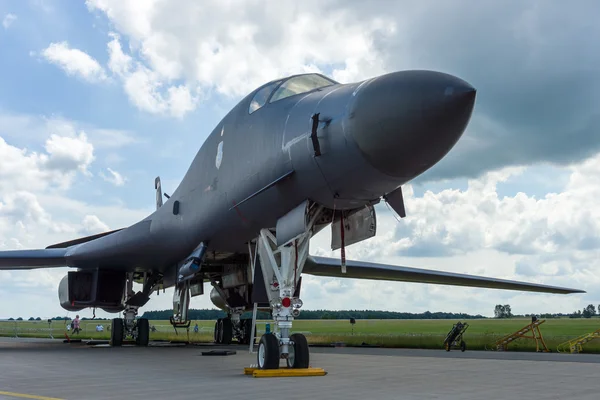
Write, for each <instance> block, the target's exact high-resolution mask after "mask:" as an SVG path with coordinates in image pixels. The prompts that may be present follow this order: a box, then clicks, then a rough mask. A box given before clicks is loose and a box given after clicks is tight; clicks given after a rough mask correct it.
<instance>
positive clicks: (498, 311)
mask: <svg viewBox="0 0 600 400" xmlns="http://www.w3.org/2000/svg"><path fill="white" fill-rule="evenodd" d="M503 315H504V306H503V305H502V304H496V307H494V318H502V316H503Z"/></svg>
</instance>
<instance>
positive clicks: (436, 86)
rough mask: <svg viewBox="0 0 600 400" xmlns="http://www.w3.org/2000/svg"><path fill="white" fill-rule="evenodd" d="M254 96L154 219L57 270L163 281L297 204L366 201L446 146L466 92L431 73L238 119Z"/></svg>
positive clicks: (82, 250) (86, 246)
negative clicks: (198, 250) (198, 251)
mask: <svg viewBox="0 0 600 400" xmlns="http://www.w3.org/2000/svg"><path fill="white" fill-rule="evenodd" d="M259 89H260V88H259ZM259 89H257V90H259ZM257 90H255V91H254V92H252V93H250V94H249V95H248V96H247V97H246V98H244V99H243V100H242V101H240V102H239V103H238V105H237V106H236V107H234V108H233V109H232V110H231V111H230V112H229V113H228V114H227V115H226V116H225V117H224V118H223V120H222V121H221V122H220V123H219V124H218V125H217V126H216V127H215V129H214V130H213V131H212V132H211V134H210V135H209V136H208V138H207V139H206V141H205V142H204V144H203V145H202V146H201V148H200V150H199V151H198V153H197V155H196V157H195V158H194V160H193V162H192V164H191V166H190V168H189V170H188V171H187V173H186V175H185V177H184V178H183V180H182V182H181V184H180V185H179V187H178V188H177V189H176V191H175V192H174V193H173V194H172V195H171V197H170V198H169V199H168V200H167V201H166V202H165V203H164V205H163V206H162V207H160V208H159V209H158V210H157V211H156V212H154V213H153V214H151V215H149V216H148V217H147V218H145V219H144V220H142V221H140V222H139V223H137V224H134V225H132V226H130V227H129V228H126V229H124V230H122V231H119V232H116V233H114V234H111V235H108V236H105V237H102V238H99V239H96V240H93V241H91V242H87V243H83V244H81V245H78V246H76V247H75V248H74V249H73V251H72V252H71V253H70V254H69V255H68V260H69V265H72V266H78V267H82V268H85V267H109V266H110V267H115V268H123V269H128V270H131V269H134V268H135V269H143V270H150V269H152V270H165V269H166V268H168V267H170V266H172V265H174V264H176V263H177V262H180V261H181V260H182V259H184V258H185V257H186V256H188V255H189V254H190V252H191V251H192V250H193V249H194V248H195V247H196V246H197V245H198V244H199V243H200V242H202V241H206V242H208V245H209V249H210V251H213V250H214V251H218V252H232V253H245V252H247V244H246V243H247V242H248V241H250V240H251V239H253V238H255V237H256V236H257V235H258V232H259V230H260V229H262V228H269V227H274V226H275V224H276V221H277V219H278V218H280V217H281V216H283V215H284V214H285V213H287V212H288V211H290V210H291V209H292V208H294V207H295V206H297V205H298V204H299V203H301V202H302V201H304V200H305V199H310V200H312V201H314V202H316V203H319V204H321V205H323V206H325V207H327V208H335V209H355V208H358V207H361V206H363V205H365V204H367V203H371V202H374V201H377V200H378V199H379V198H381V196H383V195H385V194H386V193H389V192H391V191H393V190H394V189H396V188H397V187H399V186H400V185H402V184H404V183H406V182H408V181H410V180H411V179H413V178H414V177H416V176H417V175H419V174H421V173H422V172H424V171H425V170H427V169H428V168H430V167H431V166H432V165H434V164H435V163H437V162H438V161H439V160H440V159H441V158H442V157H443V156H444V155H445V154H446V153H447V152H448V151H449V150H450V149H451V148H452V146H454V144H455V143H456V141H457V140H458V139H459V137H460V136H461V135H462V133H463V131H464V129H465V127H466V125H467V123H468V121H469V118H470V115H471V111H472V106H473V102H474V90H473V88H472V87H471V86H470V85H468V84H467V83H466V82H464V81H462V80H460V79H458V78H456V77H453V76H451V75H447V74H442V73H437V72H431V71H403V72H396V73H392V74H387V75H383V76H380V77H377V78H374V79H370V80H367V81H363V82H358V83H352V84H335V85H331V86H328V87H324V88H322V89H318V90H314V91H312V92H309V93H304V94H298V95H295V96H291V97H288V98H285V99H282V100H278V101H275V102H273V103H270V104H269V103H267V104H266V105H265V106H263V107H262V108H260V109H258V110H256V111H254V112H253V113H251V114H250V113H249V104H250V101H251V100H252V98H253V96H254V94H255V93H256V91H257ZM471 94H472V95H471ZM315 113H319V119H320V121H321V122H320V123H319V125H318V131H317V132H318V138H319V143H320V147H321V153H322V154H321V155H320V156H316V157H315V155H314V148H313V144H312V142H311V138H310V134H311V128H312V120H311V116H312V115H313V114H315ZM219 153H220V158H221V160H220V163H219V162H218V161H217V158H218V154H219ZM290 172H291V174H290V175H289V176H288V177H287V178H285V179H283V180H282V181H280V182H278V183H277V184H276V185H274V186H272V187H270V188H269V189H267V190H265V191H263V192H261V193H259V194H258V195H256V196H254V197H252V198H250V199H249V200H247V201H244V202H243V203H242V204H239V205H238V203H240V202H242V201H243V200H244V199H247V198H248V197H249V196H252V195H253V194H255V193H257V192H258V191H260V190H261V189H262V188H264V187H265V186H267V185H269V184H271V183H272V182H273V181H275V180H276V179H278V178H280V177H282V176H284V175H285V174H288V173H290ZM175 202H178V206H179V209H178V213H177V214H175V213H174V207H173V205H174V203H175ZM90 260H93V261H90Z"/></svg>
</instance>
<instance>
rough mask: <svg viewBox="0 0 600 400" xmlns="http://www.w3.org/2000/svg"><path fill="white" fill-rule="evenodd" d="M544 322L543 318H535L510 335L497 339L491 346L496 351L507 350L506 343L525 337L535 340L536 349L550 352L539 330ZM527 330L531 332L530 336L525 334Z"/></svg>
mask: <svg viewBox="0 0 600 400" xmlns="http://www.w3.org/2000/svg"><path fill="white" fill-rule="evenodd" d="M544 322H546V320H545V319H543V320H537V319H536V320H535V321H533V322H531V323H530V324H528V325H526V326H524V327H523V328H521V329H519V330H518V331H516V332H515V333H511V334H510V335H506V336H504V337H503V338H501V339H499V340H497V341H496V343H494V344H493V345H492V346H493V348H494V349H496V350H497V351H506V350H508V345H509V344H510V343H512V342H514V341H515V340H517V339H520V338H525V339H533V340H535V347H536V351H538V352H540V351H543V352H550V350H549V349H548V347H547V346H546V343H545V342H544V338H543V337H542V332H541V331H540V325H541V324H543V323H544ZM529 332H531V336H529V335H527V333H529ZM540 343H541V347H542V349H541V350H540Z"/></svg>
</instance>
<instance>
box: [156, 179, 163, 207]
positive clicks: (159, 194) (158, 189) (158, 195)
mask: <svg viewBox="0 0 600 400" xmlns="http://www.w3.org/2000/svg"><path fill="white" fill-rule="evenodd" d="M154 189H156V209H157V210H158V209H159V208H161V207H162V205H163V200H162V187H161V186H160V176H157V177H156V178H155V179H154Z"/></svg>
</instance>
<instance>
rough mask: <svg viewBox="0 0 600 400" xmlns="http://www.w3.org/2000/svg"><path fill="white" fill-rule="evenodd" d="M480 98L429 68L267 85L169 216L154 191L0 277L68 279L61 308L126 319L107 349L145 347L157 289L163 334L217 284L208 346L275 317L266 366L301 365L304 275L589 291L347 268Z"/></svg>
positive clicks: (6, 262)
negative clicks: (125, 216)
mask: <svg viewBox="0 0 600 400" xmlns="http://www.w3.org/2000/svg"><path fill="white" fill-rule="evenodd" d="M475 97H476V91H475V89H474V88H473V87H472V86H471V85H470V84H468V83H467V82H465V81H464V80H462V79H459V78H457V77H455V76H452V75H449V74H445V73H441V72H437V71H427V70H408V71H398V72H393V73H389V74H385V75H381V76H378V77H375V78H372V79H367V80H364V81H361V82H356V83H350V84H340V83H338V82H335V81H334V80H332V79H330V78H328V77H326V76H324V75H321V74H316V73H309V74H301V75H294V76H290V77H287V78H284V79H277V80H274V81H271V82H269V83H266V84H264V85H262V86H261V87H259V88H257V89H256V90H254V91H253V92H251V93H250V94H249V95H247V96H246V97H245V98H244V99H243V100H241V101H240V102H239V103H238V104H237V105H236V106H235V107H234V108H233V109H232V110H231V111H230V112H229V113H228V114H227V115H226V116H225V117H224V118H223V119H222V120H221V122H220V123H219V124H218V125H217V126H216V127H215V128H214V130H213V131H212V132H211V134H210V135H209V136H208V138H207V139H206V140H205V142H204V143H203V144H202V146H201V148H200V150H199V151H198V153H197V155H196V156H195V158H194V160H193V161H192V164H191V166H190V167H189V170H188V171H187V173H186V175H185V176H184V178H183V180H182V181H181V183H180V185H179V186H178V187H177V189H176V190H175V191H174V192H173V193H172V195H171V196H168V195H167V194H164V197H165V198H166V199H167V200H166V201H165V202H164V203H163V193H162V189H161V186H160V178H159V177H157V178H156V180H155V191H156V211H154V212H153V213H152V214H151V215H149V216H148V217H146V218H145V219H143V220H141V221H139V222H137V223H135V224H133V225H131V226H128V227H125V228H122V229H118V230H113V231H110V232H105V233H101V234H98V235H94V236H89V237H84V238H79V239H76V240H72V241H69V242H64V243H59V244H54V245H51V246H48V247H47V248H45V249H33V250H13V251H3V252H0V269H15V270H16V269H32V268H47V267H72V268H73V269H74V270H73V271H69V272H68V274H67V275H66V276H65V277H64V278H63V279H62V281H61V282H60V284H59V288H58V295H59V301H60V305H61V306H62V307H63V308H64V309H66V310H69V311H77V310H81V309H84V308H96V307H97V308H101V309H103V310H105V311H107V312H112V313H121V312H123V318H115V319H114V320H113V322H112V326H113V328H112V329H111V343H112V345H113V346H119V345H121V344H122V343H123V341H124V340H126V339H130V340H135V342H136V343H137V344H138V345H140V346H145V345H147V344H148V341H149V328H148V320H147V319H143V318H137V313H138V310H139V308H140V307H142V306H144V305H145V304H146V303H147V302H148V300H149V296H150V295H151V294H152V293H154V292H159V291H160V290H163V291H164V289H165V288H170V287H174V294H173V316H172V317H171V323H172V324H173V325H174V326H187V327H189V323H190V321H189V318H188V310H189V304H190V297H193V296H197V295H202V294H204V286H205V284H210V286H212V289H211V292H210V298H211V300H212V302H213V303H214V304H215V305H216V306H217V307H219V308H221V309H223V310H225V311H226V312H227V315H228V317H227V318H223V319H220V320H218V321H217V322H216V323H215V341H216V342H217V343H224V344H227V343H230V342H231V341H232V339H236V340H237V341H239V342H241V343H249V340H250V337H254V334H253V328H254V325H253V324H252V323H251V322H250V320H248V319H241V318H240V316H241V314H242V313H244V312H246V311H249V310H256V307H255V306H256V305H260V306H261V307H264V308H267V307H268V308H270V310H271V313H272V318H273V320H274V323H273V332H269V333H265V334H264V335H262V337H261V339H260V341H259V344H258V351H257V362H258V365H259V367H260V368H262V369H275V368H279V366H280V363H281V362H285V363H286V364H287V365H288V366H289V367H293V368H307V367H308V366H309V349H308V344H307V340H306V338H305V336H303V335H302V334H299V333H292V322H293V320H294V318H295V317H297V316H298V315H299V314H300V309H301V307H302V300H301V295H300V294H301V276H302V274H303V273H304V274H309V275H316V276H324V277H347V278H358V279H376V280H390V281H408V282H423V283H430V284H442V285H459V286H471V287H482V288H494V289H508V290H521V291H531V292H546V293H559V294H568V293H583V291H581V290H576V289H568V288H561V287H553V286H547V285H541V284H535V283H526V282H517V281H509V280H501V279H494V278H486V277H479V276H472V275H464V274H457V273H450V272H441V271H434V270H427V269H419V268H410V267H404V266H396V265H385V264H375V263H369V262H361V261H353V260H346V258H345V247H346V246H349V245H351V244H354V243H358V242H360V241H363V240H365V239H368V238H371V237H373V236H374V235H375V234H376V215H375V208H374V205H375V204H377V203H379V202H381V201H382V200H383V201H385V202H387V203H388V204H389V206H390V207H391V208H392V209H393V210H395V212H396V213H397V214H398V215H399V216H400V217H405V216H406V212H405V207H404V200H403V196H402V185H404V184H406V183H407V182H410V181H411V180H412V179H414V178H415V177H417V176H419V175H420V174H422V173H423V172H424V171H426V170H428V169H429V168H431V167H432V166H433V165H435V164H436V163H437V162H438V161H439V160H441V159H442V158H443V157H444V156H445V155H446V154H447V153H448V152H449V151H450V150H451V149H452V147H453V146H454V145H455V144H456V143H457V141H458V140H459V138H460V137H461V136H462V134H463V132H464V130H465V128H466V126H467V124H468V122H469V120H470V118H471V114H472V111H473V106H474V103H475ZM328 226H330V227H331V248H332V250H337V249H341V259H331V258H325V257H317V256H312V255H310V254H309V245H310V240H311V237H313V236H314V235H315V234H316V233H317V232H319V231H321V230H322V229H324V228H326V227H328ZM134 283H138V284H140V285H141V290H140V291H137V292H135V291H134V290H133V287H134V286H133V284H134ZM283 360H285V361H283Z"/></svg>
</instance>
